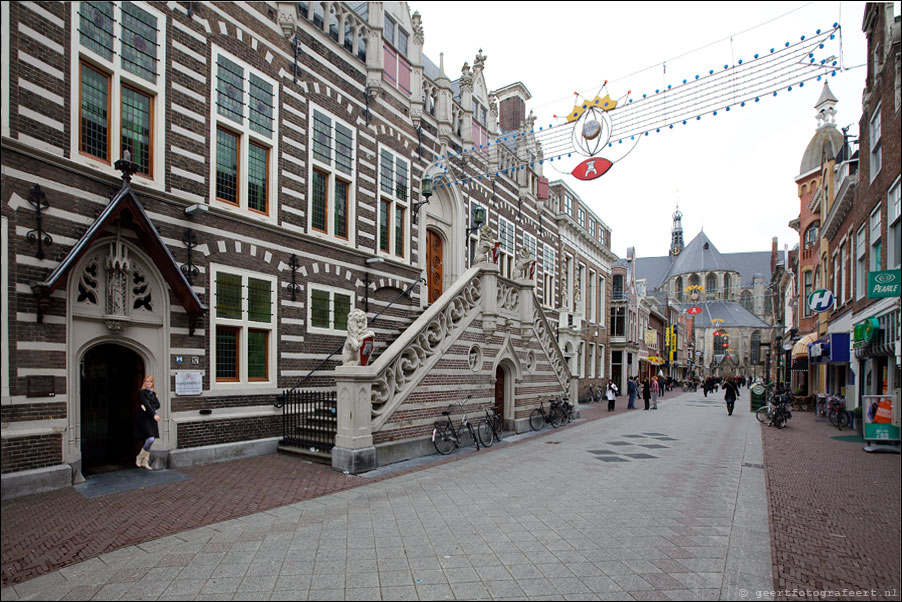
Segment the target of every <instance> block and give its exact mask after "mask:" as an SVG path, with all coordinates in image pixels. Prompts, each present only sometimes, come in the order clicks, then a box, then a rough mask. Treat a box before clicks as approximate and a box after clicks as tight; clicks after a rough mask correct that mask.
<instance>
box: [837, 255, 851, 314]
mask: <svg viewBox="0 0 902 602" xmlns="http://www.w3.org/2000/svg"><path fill="white" fill-rule="evenodd" d="M849 246H850V243H848V242H844V243H843V244H842V252H841V255H842V257H841V259H840V263H839V269H840V271H841V278H840V282H839V292H838V293H837V296H838V297H839V300H840V303H841V304H844V303H845V302H846V301H848V300H849V299H850V298H851V297H852V296H851V295H849V294H847V289H846V286H847V285H846V275H847V273H848V270H850V269H852V266H850V265H849ZM847 266H848V267H847Z"/></svg>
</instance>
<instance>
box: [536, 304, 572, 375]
mask: <svg viewBox="0 0 902 602" xmlns="http://www.w3.org/2000/svg"><path fill="white" fill-rule="evenodd" d="M534 307H535V308H536V309H534V310H533V319H534V324H535V331H536V335H537V336H538V339H539V343H540V344H541V345H542V349H544V350H545V354H546V355H547V356H548V360H549V362H550V363H551V368H552V370H553V371H554V374H555V376H557V379H558V382H560V383H561V386H562V387H564V389H565V390H568V388H569V386H570V370H569V369H568V368H567V361H566V360H565V359H564V356H563V354H562V353H561V349H560V347H558V344H557V340H556V339H555V336H554V333H553V332H552V331H551V327H550V326H549V325H548V321H547V320H546V319H545V314H544V313H542V311H540V310H539V309H538V307H539V303H538V300H536V303H535V306H534Z"/></svg>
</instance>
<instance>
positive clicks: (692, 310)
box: [686, 305, 702, 316]
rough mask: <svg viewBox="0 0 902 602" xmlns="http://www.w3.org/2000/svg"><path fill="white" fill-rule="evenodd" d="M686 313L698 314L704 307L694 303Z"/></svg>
mask: <svg viewBox="0 0 902 602" xmlns="http://www.w3.org/2000/svg"><path fill="white" fill-rule="evenodd" d="M686 313H687V314H689V315H690V316H697V315H698V314H700V313H702V308H701V307H699V306H698V305H693V306H692V307H690V308H689V309H687V310H686Z"/></svg>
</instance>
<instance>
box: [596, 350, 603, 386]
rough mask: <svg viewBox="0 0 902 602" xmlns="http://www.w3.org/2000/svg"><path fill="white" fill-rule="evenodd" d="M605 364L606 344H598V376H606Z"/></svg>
mask: <svg viewBox="0 0 902 602" xmlns="http://www.w3.org/2000/svg"><path fill="white" fill-rule="evenodd" d="M604 365H605V358H604V345H599V346H598V372H597V373H596V374H598V378H604Z"/></svg>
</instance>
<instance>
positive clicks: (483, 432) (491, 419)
mask: <svg viewBox="0 0 902 602" xmlns="http://www.w3.org/2000/svg"><path fill="white" fill-rule="evenodd" d="M483 410H485V418H483V419H482V420H480V421H479V426H478V427H477V429H476V433H477V434H478V435H479V442H480V443H482V446H483V447H492V444H493V443H494V442H495V440H496V439H497V440H498V441H501V432H502V430H503V428H502V426H501V416H499V415H498V414H496V413H495V410H494V409H493V410H491V411H489V408H488V406H486V407H485V408H483Z"/></svg>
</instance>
